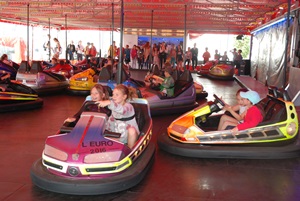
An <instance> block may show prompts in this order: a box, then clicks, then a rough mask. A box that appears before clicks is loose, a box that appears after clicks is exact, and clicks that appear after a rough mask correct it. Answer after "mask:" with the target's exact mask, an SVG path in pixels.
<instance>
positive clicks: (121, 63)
mask: <svg viewBox="0 0 300 201" xmlns="http://www.w3.org/2000/svg"><path fill="white" fill-rule="evenodd" d="M120 13H121V16H120V19H121V21H120V51H119V63H118V80H117V83H118V84H121V80H122V73H121V72H122V67H123V59H124V58H123V57H124V54H123V32H124V0H121V12H120Z"/></svg>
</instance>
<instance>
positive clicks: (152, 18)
mask: <svg viewBox="0 0 300 201" xmlns="http://www.w3.org/2000/svg"><path fill="white" fill-rule="evenodd" d="M152 32H153V10H151V37H150V63H151V64H152V49H153V48H152Z"/></svg>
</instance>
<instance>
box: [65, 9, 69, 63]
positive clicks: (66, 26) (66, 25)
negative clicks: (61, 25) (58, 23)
mask: <svg viewBox="0 0 300 201" xmlns="http://www.w3.org/2000/svg"><path fill="white" fill-rule="evenodd" d="M65 28H66V61H67V60H68V51H67V49H68V24H67V14H66V15H65Z"/></svg>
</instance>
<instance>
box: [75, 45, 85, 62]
mask: <svg viewBox="0 0 300 201" xmlns="http://www.w3.org/2000/svg"><path fill="white" fill-rule="evenodd" d="M83 51H84V47H83V45H82V41H81V40H80V41H79V42H78V45H77V48H76V52H77V60H78V61H82V56H83Z"/></svg>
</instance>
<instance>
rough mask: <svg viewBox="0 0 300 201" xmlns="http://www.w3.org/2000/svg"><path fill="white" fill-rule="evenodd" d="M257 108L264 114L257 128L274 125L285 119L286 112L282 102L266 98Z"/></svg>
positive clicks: (273, 98)
mask: <svg viewBox="0 0 300 201" xmlns="http://www.w3.org/2000/svg"><path fill="white" fill-rule="evenodd" d="M257 106H258V107H260V108H261V109H262V110H263V111H264V112H265V114H264V119H263V121H262V122H261V123H260V124H259V125H258V126H263V125H268V124H274V123H278V122H281V121H285V120H286V119H287V111H286V107H285V104H284V102H282V101H280V100H277V99H276V98H275V97H270V96H267V97H266V98H264V99H262V100H261V101H260V102H259V103H257Z"/></svg>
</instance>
